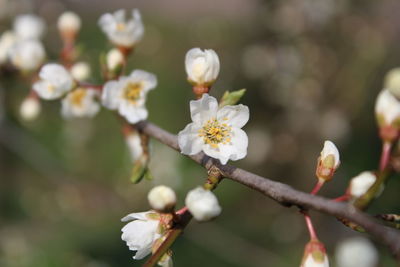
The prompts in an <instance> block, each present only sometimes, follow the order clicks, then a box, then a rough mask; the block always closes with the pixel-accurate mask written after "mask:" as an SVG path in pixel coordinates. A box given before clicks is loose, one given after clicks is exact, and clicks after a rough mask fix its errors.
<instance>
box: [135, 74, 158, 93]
mask: <svg viewBox="0 0 400 267" xmlns="http://www.w3.org/2000/svg"><path fill="white" fill-rule="evenodd" d="M129 77H130V78H131V79H130V80H131V81H133V82H142V83H143V90H144V91H145V92H147V91H149V90H151V89H154V88H155V87H156V86H157V77H156V76H155V75H154V74H152V73H150V72H147V71H144V70H134V71H132V73H131V74H130V75H129Z"/></svg>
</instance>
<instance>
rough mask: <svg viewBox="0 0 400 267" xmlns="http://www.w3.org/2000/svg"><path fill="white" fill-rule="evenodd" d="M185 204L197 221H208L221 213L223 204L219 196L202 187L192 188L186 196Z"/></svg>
mask: <svg viewBox="0 0 400 267" xmlns="http://www.w3.org/2000/svg"><path fill="white" fill-rule="evenodd" d="M185 204H186V206H187V207H188V209H189V211H190V213H191V214H192V215H193V217H194V218H195V219H196V220H197V221H208V220H210V219H212V218H215V217H217V216H218V215H219V214H220V213H221V210H222V209H221V206H220V205H219V203H218V199H217V197H216V196H215V195H214V194H213V193H212V192H211V191H210V190H205V189H204V188H202V187H197V188H195V189H193V190H190V191H189V193H188V194H187V196H186V199H185Z"/></svg>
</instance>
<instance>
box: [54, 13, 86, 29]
mask: <svg viewBox="0 0 400 267" xmlns="http://www.w3.org/2000/svg"><path fill="white" fill-rule="evenodd" d="M57 27H58V30H59V31H60V32H73V33H75V32H78V31H79V30H80V28H81V18H80V17H79V16H78V15H77V14H76V13H74V12H71V11H66V12H64V13H62V14H61V16H60V17H59V18H58V21H57Z"/></svg>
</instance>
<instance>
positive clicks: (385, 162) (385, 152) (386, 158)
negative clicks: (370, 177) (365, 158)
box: [379, 141, 392, 172]
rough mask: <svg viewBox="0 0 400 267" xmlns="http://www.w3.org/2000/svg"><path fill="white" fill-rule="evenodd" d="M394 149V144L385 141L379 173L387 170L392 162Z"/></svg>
mask: <svg viewBox="0 0 400 267" xmlns="http://www.w3.org/2000/svg"><path fill="white" fill-rule="evenodd" d="M391 148H392V143H391V142H387V141H385V142H384V143H383V145H382V154H381V159H380V162H379V171H381V172H382V171H383V170H384V169H386V167H387V165H388V164H389V161H390V150H391Z"/></svg>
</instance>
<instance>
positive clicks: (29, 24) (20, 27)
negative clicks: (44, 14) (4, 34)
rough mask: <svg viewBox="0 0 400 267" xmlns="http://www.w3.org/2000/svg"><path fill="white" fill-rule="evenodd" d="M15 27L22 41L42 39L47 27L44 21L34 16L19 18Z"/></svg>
mask: <svg viewBox="0 0 400 267" xmlns="http://www.w3.org/2000/svg"><path fill="white" fill-rule="evenodd" d="M13 26H14V32H15V34H16V35H17V36H18V38H20V39H40V38H41V37H42V36H43V33H44V31H45V27H46V25H45V23H44V21H43V19H42V18H40V17H38V16H36V15H33V14H25V15H19V16H17V17H16V18H15V20H14V25H13Z"/></svg>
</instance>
